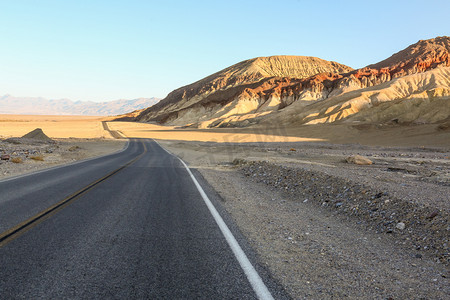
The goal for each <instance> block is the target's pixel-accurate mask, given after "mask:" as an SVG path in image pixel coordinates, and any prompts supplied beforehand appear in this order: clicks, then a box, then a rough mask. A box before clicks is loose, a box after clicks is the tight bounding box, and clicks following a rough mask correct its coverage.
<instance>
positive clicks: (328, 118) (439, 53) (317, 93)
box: [123, 36, 450, 128]
mask: <svg viewBox="0 0 450 300" xmlns="http://www.w3.org/2000/svg"><path fill="white" fill-rule="evenodd" d="M449 53H450V38H449V37H446V36H444V37H437V38H434V39H430V40H421V41H418V42H417V43H415V44H413V45H411V46H409V47H407V48H405V49H404V50H402V51H400V52H398V53H396V54H394V55H392V56H391V57H390V58H388V59H386V60H383V61H381V62H379V63H376V64H372V65H369V66H367V67H365V68H361V69H357V70H353V69H352V68H350V67H347V66H345V65H342V64H339V63H336V62H330V61H325V60H322V59H319V58H315V57H305V56H271V57H258V58H254V59H250V60H246V61H243V62H240V63H237V64H235V65H233V66H231V67H228V68H226V69H224V70H222V71H219V72H217V73H215V74H212V75H210V76H208V77H206V78H204V79H201V80H199V81H197V82H194V83H192V84H190V85H187V86H184V87H181V88H179V89H176V90H174V91H173V92H171V93H169V95H168V96H167V97H166V98H164V99H163V100H161V101H160V102H159V103H157V104H156V105H154V106H152V107H150V108H147V109H144V110H142V111H139V112H135V113H134V114H128V115H125V116H123V119H127V120H134V121H139V122H157V123H161V124H167V125H178V126H190V127H197V128H209V127H246V126H251V125H257V124H261V125H262V126H273V125H274V124H275V125H276V126H280V125H283V126H292V125H302V124H317V123H336V122H337V123H343V122H344V123H375V124H382V123H391V124H423V123H439V122H448V121H449V120H450V54H449Z"/></svg>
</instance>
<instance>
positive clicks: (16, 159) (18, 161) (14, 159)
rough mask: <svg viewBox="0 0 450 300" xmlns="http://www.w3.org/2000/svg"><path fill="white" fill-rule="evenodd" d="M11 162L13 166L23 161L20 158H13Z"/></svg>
mask: <svg viewBox="0 0 450 300" xmlns="http://www.w3.org/2000/svg"><path fill="white" fill-rule="evenodd" d="M11 161H12V162H13V163H15V164H21V163H23V159H22V158H21V157H13V158H11Z"/></svg>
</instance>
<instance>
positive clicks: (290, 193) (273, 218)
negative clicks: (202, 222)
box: [161, 141, 450, 299]
mask: <svg viewBox="0 0 450 300" xmlns="http://www.w3.org/2000/svg"><path fill="white" fill-rule="evenodd" d="M161 143H162V144H163V146H165V147H166V148H168V149H169V150H170V151H172V152H173V153H174V154H176V155H178V156H179V157H181V158H183V159H184V160H185V161H187V162H188V163H189V164H190V166H191V167H193V168H197V169H198V170H199V171H200V172H201V173H202V175H203V176H204V177H205V179H206V180H207V181H208V182H209V183H210V184H211V185H212V186H213V187H214V188H215V189H216V190H217V191H218V193H219V194H220V195H221V197H222V199H223V203H222V205H223V206H224V208H225V209H226V210H227V211H228V212H229V213H230V214H231V215H232V217H233V218H234V220H235V222H236V223H237V225H238V226H239V227H240V229H241V230H242V232H243V233H244V235H246V236H247V238H248V239H249V241H250V242H251V244H252V246H253V247H254V249H255V250H256V252H257V253H258V255H259V257H260V260H261V262H262V264H264V265H266V266H267V267H268V268H269V269H270V270H271V272H272V273H273V275H274V277H275V278H276V280H278V281H279V282H280V283H282V284H283V286H285V287H286V289H287V290H288V291H289V292H290V294H291V296H292V297H293V298H296V299H340V298H351V299H360V298H370V299H389V298H392V299H405V298H408V299H446V298H447V296H448V294H449V293H450V285H449V276H450V272H449V261H448V259H449V256H448V252H449V249H448V237H449V231H450V224H449V218H448V216H449V214H448V213H449V201H448V200H449V198H448V195H449V194H450V193H449V192H450V184H449V170H450V162H449V154H450V152H449V149H446V148H390V147H368V146H360V145H330V144H325V143H258V144H256V143H248V144H231V143H230V144H218V143H208V142H204V143H201V142H182V141H162V142H161ZM354 154H359V155H364V156H366V157H368V158H369V159H371V160H372V161H373V162H374V164H372V165H368V166H361V165H353V164H348V163H346V162H345V158H346V157H347V156H349V155H354ZM399 223H402V224H400V225H399Z"/></svg>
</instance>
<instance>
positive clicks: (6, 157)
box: [1, 154, 11, 160]
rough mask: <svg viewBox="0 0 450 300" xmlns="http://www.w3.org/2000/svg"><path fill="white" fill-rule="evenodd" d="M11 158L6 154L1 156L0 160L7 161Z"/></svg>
mask: <svg viewBox="0 0 450 300" xmlns="http://www.w3.org/2000/svg"><path fill="white" fill-rule="evenodd" d="M10 158H11V156H9V155H8V154H3V155H2V156H1V160H9V159H10Z"/></svg>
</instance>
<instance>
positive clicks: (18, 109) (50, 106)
mask: <svg viewBox="0 0 450 300" xmlns="http://www.w3.org/2000/svg"><path fill="white" fill-rule="evenodd" d="M159 100H160V99H159V98H154V97H153V98H138V99H132V100H123V99H121V100H115V101H108V102H92V101H71V100H68V99H58V100H49V99H45V98H39V97H14V96H11V95H5V96H2V97H0V114H18V115H84V116H115V115H120V114H124V113H127V112H130V111H135V110H139V109H143V108H147V107H149V106H152V105H154V104H156V103H158V101H159Z"/></svg>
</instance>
